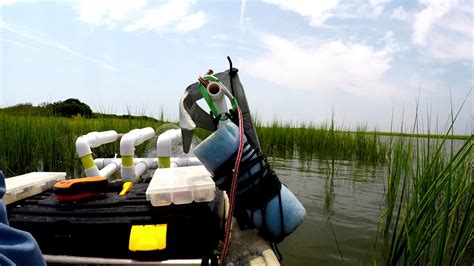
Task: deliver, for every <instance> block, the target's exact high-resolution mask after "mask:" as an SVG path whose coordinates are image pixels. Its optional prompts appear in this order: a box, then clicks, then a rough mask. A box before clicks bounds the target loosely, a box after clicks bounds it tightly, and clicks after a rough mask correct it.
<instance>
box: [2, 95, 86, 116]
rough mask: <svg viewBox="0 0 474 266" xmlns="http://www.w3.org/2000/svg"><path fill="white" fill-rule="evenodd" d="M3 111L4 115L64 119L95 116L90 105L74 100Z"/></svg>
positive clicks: (23, 104) (27, 105) (14, 107)
mask: <svg viewBox="0 0 474 266" xmlns="http://www.w3.org/2000/svg"><path fill="white" fill-rule="evenodd" d="M1 110H2V111H3V112H4V113H10V114H17V115H23V114H24V115H38V116H51V115H53V116H62V117H73V116H82V117H87V118H90V117H92V116H93V113H92V109H91V108H90V107H89V105H87V104H85V103H83V102H81V101H79V100H78V99H74V98H69V99H67V100H65V101H58V102H54V103H41V104H40V105H38V106H34V105H33V104H31V103H21V104H17V105H14V106H10V107H6V108H3V109H1Z"/></svg>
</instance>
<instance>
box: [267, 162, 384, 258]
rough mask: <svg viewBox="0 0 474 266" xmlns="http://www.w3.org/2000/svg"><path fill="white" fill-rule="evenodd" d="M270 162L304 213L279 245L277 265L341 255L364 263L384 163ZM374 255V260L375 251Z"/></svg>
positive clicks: (378, 210)
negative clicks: (278, 262) (298, 201)
mask: <svg viewBox="0 0 474 266" xmlns="http://www.w3.org/2000/svg"><path fill="white" fill-rule="evenodd" d="M270 163H271V165H272V167H273V168H274V170H275V171H276V172H277V174H278V176H279V177H280V179H281V180H282V182H284V183H285V184H286V185H287V186H288V187H289V188H290V190H291V191H293V193H294V194H295V195H296V196H297V197H298V199H299V200H300V201H301V203H302V204H303V205H304V207H305V208H306V212H307V216H306V219H305V220H304V222H303V224H302V225H301V226H300V227H299V228H298V229H297V230H296V232H294V233H293V234H292V235H291V236H289V237H288V238H287V239H285V241H284V242H283V243H281V244H280V245H279V247H280V251H281V252H282V254H283V262H282V265H341V264H342V257H343V258H344V262H345V264H347V265H356V264H369V263H370V261H371V260H372V258H373V255H372V254H373V250H374V248H373V245H374V239H375V236H376V231H377V224H378V222H379V219H380V215H381V213H382V211H383V195H384V180H385V176H386V168H385V167H383V166H377V167H376V166H372V165H361V164H357V163H355V162H350V161H334V164H333V162H331V161H326V160H317V159H314V160H310V161H302V160H299V159H298V158H293V159H282V158H276V157H273V158H271V159H270ZM338 245H339V248H340V252H339V250H338ZM341 254H342V257H341ZM377 257H378V260H379V261H380V253H379V254H378V255H377Z"/></svg>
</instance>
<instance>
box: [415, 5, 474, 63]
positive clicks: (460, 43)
mask: <svg viewBox="0 0 474 266" xmlns="http://www.w3.org/2000/svg"><path fill="white" fill-rule="evenodd" d="M466 2H467V3H468V2H469V0H467V1H464V2H461V3H459V1H458V0H436V1H428V0H423V1H421V4H422V5H423V6H424V8H423V10H421V11H420V12H418V13H417V14H416V16H415V21H414V23H413V34H412V41H413V43H414V44H415V45H418V46H419V47H420V48H421V49H422V51H423V52H424V53H427V54H429V55H430V56H432V57H434V58H438V59H445V60H458V59H461V60H473V59H474V46H473V43H474V30H473V28H472V27H473V25H474V12H473V9H472V8H471V9H469V8H464V7H463V5H464V4H466Z"/></svg>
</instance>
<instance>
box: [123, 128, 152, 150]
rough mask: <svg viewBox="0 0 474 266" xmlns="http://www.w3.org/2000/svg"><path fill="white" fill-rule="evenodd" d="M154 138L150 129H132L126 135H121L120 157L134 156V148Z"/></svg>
mask: <svg viewBox="0 0 474 266" xmlns="http://www.w3.org/2000/svg"><path fill="white" fill-rule="evenodd" d="M154 136H155V130H153V128H151V127H146V128H142V129H133V130H132V131H130V132H128V133H127V134H125V135H123V137H122V139H121V140H120V155H121V156H133V155H135V146H138V145H140V144H142V143H143V142H145V141H146V140H149V139H151V138H153V137H154Z"/></svg>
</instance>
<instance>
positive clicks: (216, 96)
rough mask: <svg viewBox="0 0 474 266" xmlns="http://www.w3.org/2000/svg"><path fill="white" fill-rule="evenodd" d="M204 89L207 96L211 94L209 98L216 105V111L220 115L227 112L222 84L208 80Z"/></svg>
mask: <svg viewBox="0 0 474 266" xmlns="http://www.w3.org/2000/svg"><path fill="white" fill-rule="evenodd" d="M206 89H207V93H208V94H209V96H211V99H212V100H213V101H214V104H215V105H216V109H217V112H219V114H221V115H224V114H225V113H227V112H228V111H229V109H228V108H227V103H226V102H225V97H224V89H223V88H222V85H221V84H219V83H217V82H210V83H209V84H208V85H207V88H206Z"/></svg>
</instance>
